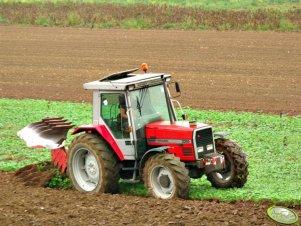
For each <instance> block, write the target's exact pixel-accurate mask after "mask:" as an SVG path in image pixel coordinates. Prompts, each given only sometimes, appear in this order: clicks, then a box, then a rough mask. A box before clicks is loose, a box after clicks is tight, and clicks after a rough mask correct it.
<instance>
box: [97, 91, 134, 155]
mask: <svg viewBox="0 0 301 226" xmlns="http://www.w3.org/2000/svg"><path fill="white" fill-rule="evenodd" d="M100 101H101V105H100V117H101V118H100V121H101V123H103V124H106V126H107V127H108V128H109V130H110V131H111V133H112V135H113V136H114V138H115V140H116V143H117V144H118V146H119V148H120V149H121V150H122V152H123V154H124V157H125V159H126V160H135V147H134V142H133V140H134V136H133V133H132V131H131V121H130V120H129V118H130V115H129V112H128V111H127V109H128V107H127V106H128V103H127V100H126V98H125V93H124V92H102V93H100Z"/></svg>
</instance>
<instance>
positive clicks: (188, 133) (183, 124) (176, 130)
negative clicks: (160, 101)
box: [146, 121, 210, 144]
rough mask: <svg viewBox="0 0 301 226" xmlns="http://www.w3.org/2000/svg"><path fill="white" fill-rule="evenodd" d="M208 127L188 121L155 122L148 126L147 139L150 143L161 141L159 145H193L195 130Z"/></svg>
mask: <svg viewBox="0 0 301 226" xmlns="http://www.w3.org/2000/svg"><path fill="white" fill-rule="evenodd" d="M208 127H210V126H209V125H207V124H203V123H196V122H188V121H176V122H174V123H171V122H169V121H159V122H153V123H149V124H147V125H146V138H147V141H148V143H149V142H151V143H153V141H157V142H159V141H160V142H159V143H170V142H172V143H178V144H184V143H186V144H187V143H192V138H193V131H194V130H195V129H200V128H204V129H205V128H208ZM165 141H167V142H165Z"/></svg>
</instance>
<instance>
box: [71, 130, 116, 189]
mask: <svg viewBox="0 0 301 226" xmlns="http://www.w3.org/2000/svg"><path fill="white" fill-rule="evenodd" d="M67 169H68V173H69V176H70V178H71V180H72V183H73V185H74V187H75V188H76V189H77V190H78V191H82V192H109V193H117V192H118V190H119V184H118V182H119V178H120V176H119V171H120V163H119V161H118V159H117V157H116V156H115V155H114V153H113V151H112V150H111V149H110V148H109V147H108V145H107V144H106V143H105V142H104V141H103V140H102V139H101V138H100V137H98V136H97V135H93V134H82V135H80V136H78V137H77V138H75V139H74V140H73V142H72V143H71V144H70V147H69V151H68V167H67Z"/></svg>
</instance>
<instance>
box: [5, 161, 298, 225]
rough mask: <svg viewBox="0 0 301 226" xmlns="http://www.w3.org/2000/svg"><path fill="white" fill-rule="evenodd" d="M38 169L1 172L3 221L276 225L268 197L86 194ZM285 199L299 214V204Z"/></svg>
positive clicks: (14, 223) (91, 223)
mask: <svg viewBox="0 0 301 226" xmlns="http://www.w3.org/2000/svg"><path fill="white" fill-rule="evenodd" d="M29 172H30V173H29ZM37 172H38V170H37V169H36V168H35V165H31V166H29V167H26V168H25V169H24V170H23V169H21V170H19V171H17V172H16V173H5V172H2V173H1V172H0V177H1V183H0V191H1V196H0V211H1V214H0V222H1V224H2V225H42V226H44V225H277V224H276V223H275V222H274V221H272V220H271V219H270V218H269V217H268V216H267V214H266V211H267V209H268V207H270V206H271V205H272V203H270V202H262V203H254V202H251V201H240V202H233V203H225V202H220V201H219V200H206V201H196V200H180V199H175V200H158V199H155V198H151V197H135V196H125V195H121V194H114V195H112V194H87V193H80V192H78V191H75V190H72V189H71V190H56V189H50V188H45V187H44V186H45V182H47V181H48V179H49V176H50V175H51V174H52V171H51V168H49V167H48V169H47V170H45V171H42V172H40V173H37ZM21 174H24V175H21ZM28 175H33V176H32V178H31V180H30V178H29V177H30V176H28ZM28 181H31V182H30V183H28ZM285 205H286V206H288V207H290V208H293V209H295V211H296V213H297V214H298V215H299V216H300V214H301V206H295V207H293V206H290V205H289V204H285Z"/></svg>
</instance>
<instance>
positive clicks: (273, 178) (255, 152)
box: [0, 99, 301, 204]
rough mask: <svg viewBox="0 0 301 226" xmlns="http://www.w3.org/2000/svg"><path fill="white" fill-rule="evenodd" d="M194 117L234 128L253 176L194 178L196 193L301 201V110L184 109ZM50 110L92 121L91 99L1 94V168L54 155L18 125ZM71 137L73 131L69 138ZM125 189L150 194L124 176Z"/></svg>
mask: <svg viewBox="0 0 301 226" xmlns="http://www.w3.org/2000/svg"><path fill="white" fill-rule="evenodd" d="M185 113H188V114H189V116H190V119H191V120H192V119H195V120H198V121H202V122H205V123H209V124H211V125H213V126H214V130H215V131H231V132H232V135H231V136H230V138H231V139H233V140H236V141H237V142H238V143H239V144H240V145H241V146H242V147H243V149H244V151H245V152H246V153H247V155H248V161H249V178H248V182H247V183H246V185H245V186H244V187H243V188H240V189H215V188H212V187H211V186H210V183H209V182H208V181H207V180H206V178H205V177H203V178H201V179H195V180H192V181H191V192H190V197H191V198H193V199H206V198H219V199H222V200H227V201H229V200H241V199H244V200H247V199H252V200H265V199H268V200H272V201H281V202H282V201H289V202H293V203H296V204H300V203H301V193H300V191H299V190H298V188H300V187H301V174H300V168H301V116H285V115H284V116H282V117H280V116H279V115H267V114H254V113H235V112H218V111H197V110H193V109H185ZM45 116H64V117H65V118H67V119H69V120H70V121H72V122H73V123H74V124H76V125H82V124H88V123H90V121H91V105H90V104H87V103H69V102H54V101H46V100H14V99H0V170H1V171H14V170H16V169H18V168H20V167H23V166H25V165H28V164H31V163H38V162H41V161H45V160H49V158H50V155H49V151H48V150H44V149H29V148H27V147H26V146H25V143H24V142H23V141H22V140H21V139H19V138H18V137H17V135H16V133H17V131H18V130H20V129H21V128H23V127H24V126H26V125H28V124H29V123H31V122H35V121H39V120H40V119H42V118H43V117H45ZM70 139H72V137H71V136H69V139H68V141H67V142H66V143H67V144H68V143H69V142H70ZM121 192H122V193H125V194H135V195H145V194H146V190H145V189H144V187H143V185H142V184H125V183H124V182H121Z"/></svg>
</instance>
